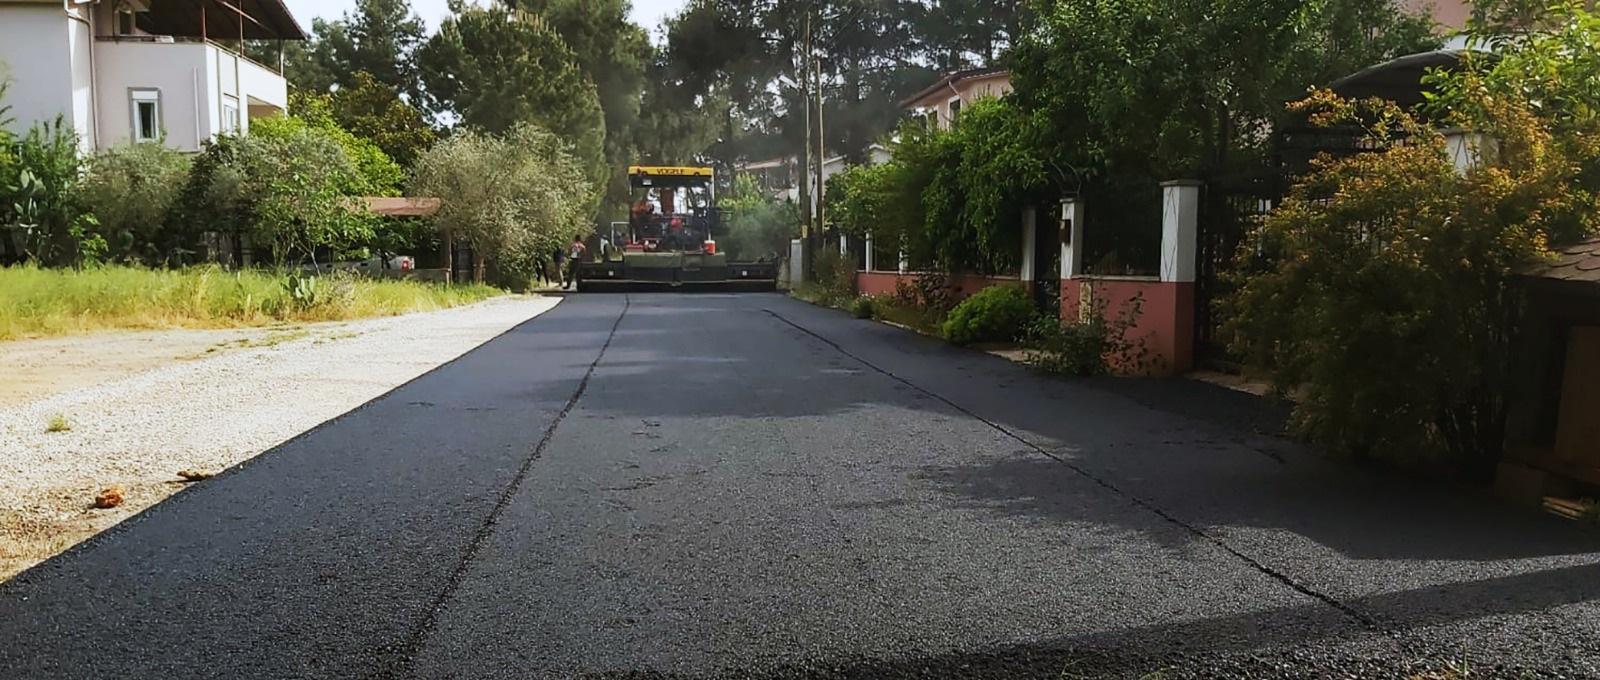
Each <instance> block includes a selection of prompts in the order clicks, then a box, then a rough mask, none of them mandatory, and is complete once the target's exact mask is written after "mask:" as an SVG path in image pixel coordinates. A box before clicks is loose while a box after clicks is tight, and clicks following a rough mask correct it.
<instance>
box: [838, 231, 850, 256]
mask: <svg viewBox="0 0 1600 680" xmlns="http://www.w3.org/2000/svg"><path fill="white" fill-rule="evenodd" d="M839 254H840V255H844V256H846V257H849V256H850V235H849V234H845V233H842V232H841V233H840V234H839Z"/></svg>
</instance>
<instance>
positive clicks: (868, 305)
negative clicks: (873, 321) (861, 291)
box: [850, 295, 877, 319]
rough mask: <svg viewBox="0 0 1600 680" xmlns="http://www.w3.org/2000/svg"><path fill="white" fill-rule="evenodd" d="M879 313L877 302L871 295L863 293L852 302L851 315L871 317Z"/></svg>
mask: <svg viewBox="0 0 1600 680" xmlns="http://www.w3.org/2000/svg"><path fill="white" fill-rule="evenodd" d="M876 313H877V303H876V301H874V300H873V299H872V297H871V296H867V295H863V296H861V297H858V298H856V299H855V300H854V301H852V302H851V303H850V316H853V317H855V318H857V319H870V318H872V317H873V316H874V315H875V314H876Z"/></svg>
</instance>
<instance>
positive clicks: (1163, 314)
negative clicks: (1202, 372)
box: [1061, 278, 1194, 375]
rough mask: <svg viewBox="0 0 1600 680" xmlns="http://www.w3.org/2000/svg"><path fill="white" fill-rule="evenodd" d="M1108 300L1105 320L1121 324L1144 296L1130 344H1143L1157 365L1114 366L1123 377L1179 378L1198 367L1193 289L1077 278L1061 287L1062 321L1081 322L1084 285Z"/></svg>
mask: <svg viewBox="0 0 1600 680" xmlns="http://www.w3.org/2000/svg"><path fill="white" fill-rule="evenodd" d="M1086 285H1087V286H1090V287H1091V290H1092V291H1093V292H1092V294H1093V295H1095V296H1098V297H1100V298H1102V299H1104V300H1105V301H1106V316H1107V318H1108V319H1112V320H1114V319H1116V318H1117V316H1118V315H1119V314H1121V313H1122V310H1124V309H1125V308H1126V307H1127V306H1128V303H1129V302H1130V301H1132V300H1133V299H1134V298H1135V297H1137V296H1141V295H1142V296H1143V302H1142V308H1143V311H1142V312H1141V313H1140V315H1139V318H1138V321H1136V322H1135V323H1134V326H1133V328H1132V329H1131V330H1130V331H1129V333H1128V337H1127V339H1128V340H1143V341H1144V344H1145V348H1146V349H1148V350H1149V353H1150V357H1151V358H1152V359H1154V361H1155V363H1154V365H1152V366H1145V367H1137V366H1115V368H1117V369H1118V370H1119V371H1121V372H1129V373H1143V374H1148V375H1179V374H1183V373H1187V372H1188V371H1190V370H1192V369H1193V368H1194V284H1193V283H1164V282H1162V281H1159V280H1157V279H1153V278H1152V279H1143V278H1077V279H1066V280H1064V281H1062V282H1061V318H1062V319H1067V320H1077V319H1078V318H1079V307H1080V306H1081V304H1082V302H1083V300H1084V286H1086Z"/></svg>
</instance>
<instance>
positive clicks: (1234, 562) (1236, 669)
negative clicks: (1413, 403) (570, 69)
mask: <svg viewBox="0 0 1600 680" xmlns="http://www.w3.org/2000/svg"><path fill="white" fill-rule="evenodd" d="M1280 415H1281V414H1277V413H1274V412H1272V409H1271V407H1269V406H1265V405H1263V404H1261V403H1260V402H1258V401H1257V400H1255V399H1254V398H1253V397H1249V396H1247V395H1239V394H1236V393H1232V392H1228V391H1226V390H1222V389H1220V388H1214V387H1210V386H1206V385H1201V384H1194V383H1189V382H1183V381H1064V380H1056V379H1050V378H1046V377H1041V376H1038V375H1036V374H1034V373H1032V372H1030V371H1029V370H1028V369H1026V368H1023V367H1019V366H1016V365H1014V364H1011V363H1009V362H1006V361H1003V360H1000V359H996V358H994V357H990V356H987V355H983V354H978V353H973V352H967V351H963V350H959V349H954V348H951V347H948V346H945V345H943V344H941V343H938V342H935V341H932V340H928V339H925V338H921V337H918V336H914V335H910V334H907V333H904V332H902V331H898V330H895V329H892V328H888V327H885V326H881V325H877V324H872V323H870V322H864V321H857V320H854V319H850V318H848V317H847V316H845V315H843V314H840V313H838V312H834V311H829V310H823V309H818V308H815V307H810V306H807V305H804V304H802V303H798V302H794V301H791V300H789V299H786V298H782V297H778V296H775V295H747V296H721V295H703V296H669V295H633V296H620V295H618V296H598V295H585V296H578V297H573V298H570V299H568V300H567V301H566V302H565V303H563V304H562V305H560V306H559V307H557V308H556V309H555V310H553V311H551V312H549V313H547V314H545V315H543V316H541V317H539V318H537V319H535V320H533V321H531V322H529V323H527V324H525V325H523V326H521V327H519V328H517V329H516V330H514V331H512V332H510V333H508V334H506V335H503V336H501V337H499V338H498V339H496V340H494V341H492V342H490V343H488V344H486V345H484V346H482V347H480V348H479V349H477V350H476V351H473V352H471V353H469V354H467V355H465V356H463V357H461V358H460V359H458V360H456V361H455V362H453V363H451V364H448V365H446V366H444V367H442V368H440V369H438V370H436V371H434V372H432V373H430V374H428V375H426V376H424V377H422V378H420V379H418V380H416V381H413V382H411V383H409V384H407V385H405V386H403V387H401V388H399V389H397V390H395V391H394V392H392V393H390V394H389V395H387V396H385V397H383V398H381V399H378V400H377V401H374V402H372V403H370V404H368V405H367V406H366V407H364V408H361V409H359V410H357V411H354V412H352V413H350V414H347V415H345V416H343V417H340V418H338V419H336V420H334V421H332V422H329V423H327V424H325V425H323V426H322V427H319V428H317V429H315V430H313V431H311V432H309V433H307V434H305V435H303V436H301V437H299V438H296V439H294V440H291V441H289V442H288V443H286V444H284V445H282V446H280V447H278V448H276V449H274V450H272V451H269V452H268V453H266V454H263V455H262V456H260V457H258V458H256V459H255V460H253V461H251V462H249V463H247V464H245V465H243V466H242V467H240V468H237V469H235V470H233V471H231V472H229V473H227V474H224V475H222V476H220V477H218V478H215V479H212V480H210V481H208V482H205V483H202V484H200V485H197V486H195V487H192V488H191V489H189V490H187V491H185V492H183V493H180V494H179V495H177V496H175V497H174V498H172V499H171V500H169V501H167V502H165V503H163V504H161V505H159V506H156V507H155V508H153V509H151V510H149V511H146V512H145V513H143V514H141V515H139V516H138V517H135V518H133V519H131V520H129V521H127V522H124V523H123V524H122V525H119V526H118V527H117V528H115V529H113V530H112V531H110V532H108V533H106V534H103V535H101V536H100V537H98V538H96V539H93V540H91V541H89V542H87V543H85V544H83V545H80V546H79V547H77V548H75V549H73V550H71V551H69V552H68V553H66V554H64V555H62V556H60V557H58V558H56V559H54V560H51V561H49V562H46V563H45V564H43V565H41V566H39V567H37V568H35V569H33V570H31V571H29V572H26V573H24V574H23V575H21V576H19V577H17V578H16V579H14V580H13V581H11V582H10V583H8V584H6V585H4V586H0V668H4V669H8V676H9V674H15V675H16V676H19V677H92V676H110V675H114V674H124V675H129V676H133V677H229V678H240V677H246V678H255V677H263V678H266V677H271V678H283V677H396V678H398V677H421V678H443V677H463V678H467V677H518V678H521V677H570V676H586V675H588V676H617V677H661V676H690V677H694V676H735V677H747V676H765V677H791V676H792V677H800V676H818V675H822V676H830V677H948V676H959V677H1101V676H1115V677H1141V676H1145V675H1147V674H1151V673H1157V672H1160V673H1163V674H1164V675H1165V676H1166V677H1185V676H1193V677H1218V676H1228V675H1235V676H1241V677H1306V676H1339V677H1349V676H1368V677H1396V676H1404V675H1405V674H1407V673H1412V672H1421V671H1425V670H1434V669H1439V668H1443V667H1445V666H1446V665H1449V664H1459V663H1460V662H1461V661H1462V660H1463V659H1465V660H1466V661H1467V662H1469V663H1470V665H1471V666H1472V668H1473V669H1474V670H1475V671H1478V672H1488V673H1489V674H1490V675H1498V674H1515V673H1517V672H1520V671H1522V670H1533V671H1541V672H1550V673H1562V674H1566V675H1576V676H1596V675H1600V627H1596V626H1595V625H1594V621H1596V620H1600V618H1597V617H1600V604H1597V600H1600V562H1597V558H1600V537H1597V535H1595V534H1593V533H1591V532H1590V531H1587V530H1585V529H1583V528H1581V527H1578V526H1575V525H1572V524H1568V523H1562V522H1559V521H1556V520H1552V519H1546V518H1544V517H1542V516H1540V515H1537V514H1529V513H1523V512H1521V511H1517V510H1512V509H1507V508H1505V507H1502V506H1498V505H1496V504H1494V503H1493V502H1490V501H1488V500H1485V499H1483V498H1480V497H1478V496H1477V495H1475V494H1474V493H1471V492H1467V491H1459V490H1449V489H1438V488H1433V487H1430V486H1427V485H1418V484H1414V483H1407V482H1404V481H1397V480H1394V479H1392V478H1390V477H1386V476H1383V475H1380V474H1377V473H1369V472H1363V471H1359V470H1354V469H1351V468H1349V467H1346V466H1343V465H1339V464H1334V463H1329V462H1326V461H1323V460H1321V459H1319V458H1317V457H1315V456H1312V455H1310V454H1308V453H1306V452H1304V451H1301V450H1299V449H1298V448H1297V447H1295V446H1293V445H1291V444H1289V443H1286V442H1285V441H1283V440H1281V439H1278V438H1275V437H1273V436H1271V435H1270V434H1268V433H1270V432H1272V431H1274V430H1275V429H1276V426H1277V425H1276V423H1277V421H1278V418H1279V416H1280ZM1497 665H1498V666H1499V667H1498V668H1496V666H1497Z"/></svg>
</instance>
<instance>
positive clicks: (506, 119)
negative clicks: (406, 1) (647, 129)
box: [418, 5, 612, 187]
mask: <svg viewBox="0 0 1600 680" xmlns="http://www.w3.org/2000/svg"><path fill="white" fill-rule="evenodd" d="M418 61H419V64H420V66H421V70H422V79H423V81H424V82H425V83H426V85H427V89H428V95H429V97H430V100H431V101H432V102H433V106H434V109H435V110H436V111H442V112H448V113H452V114H454V115H456V116H459V118H460V122H461V124H463V125H465V126H468V127H473V128H477V129H480V130H483V131H486V132H489V133H493V134H501V133H505V132H507V131H509V130H511V129H512V128H513V127H515V126H517V125H519V124H523V123H531V124H535V125H538V126H539V127H541V128H544V129H546V130H549V131H550V132H553V133H555V135H556V136H557V137H558V138H560V139H561V140H563V141H564V142H565V143H566V144H568V145H570V146H571V148H572V151H573V155H575V156H576V157H577V158H578V159H579V160H580V161H582V162H583V164H584V166H585V167H586V168H587V170H588V173H589V176H590V179H591V180H592V181H593V182H594V184H595V186H597V187H598V186H603V185H604V184H605V182H606V180H607V179H608V178H610V177H611V175H612V171H611V169H610V168H609V167H607V163H606V157H605V136H606V127H605V116H604V114H603V112H602V111H601V108H600V100H599V96H598V94H597V92H596V89H595V85H594V83H593V82H592V81H590V80H589V77H588V75H587V74H585V73H584V71H583V69H582V68H581V67H580V66H579V65H578V62H577V55H575V54H574V53H573V52H572V50H571V49H570V48H568V47H567V44H566V43H565V41H563V40H562V38H561V35H560V34H559V33H557V32H556V31H555V29H554V28H551V27H550V26H549V25H548V24H547V23H545V22H544V21H543V20H541V19H540V18H539V17H537V16H535V15H533V14H530V13H528V12H525V11H522V10H509V9H506V8H505V7H502V6H499V5H491V6H488V7H478V6H462V7H458V10H457V11H456V13H455V15H454V16H452V17H450V18H449V19H446V20H445V22H444V25H443V26H441V27H440V29H439V32H438V33H437V34H435V35H434V36H433V37H432V38H430V39H429V40H428V42H427V44H426V45H424V46H423V47H422V49H421V51H420V52H419V54H418Z"/></svg>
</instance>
